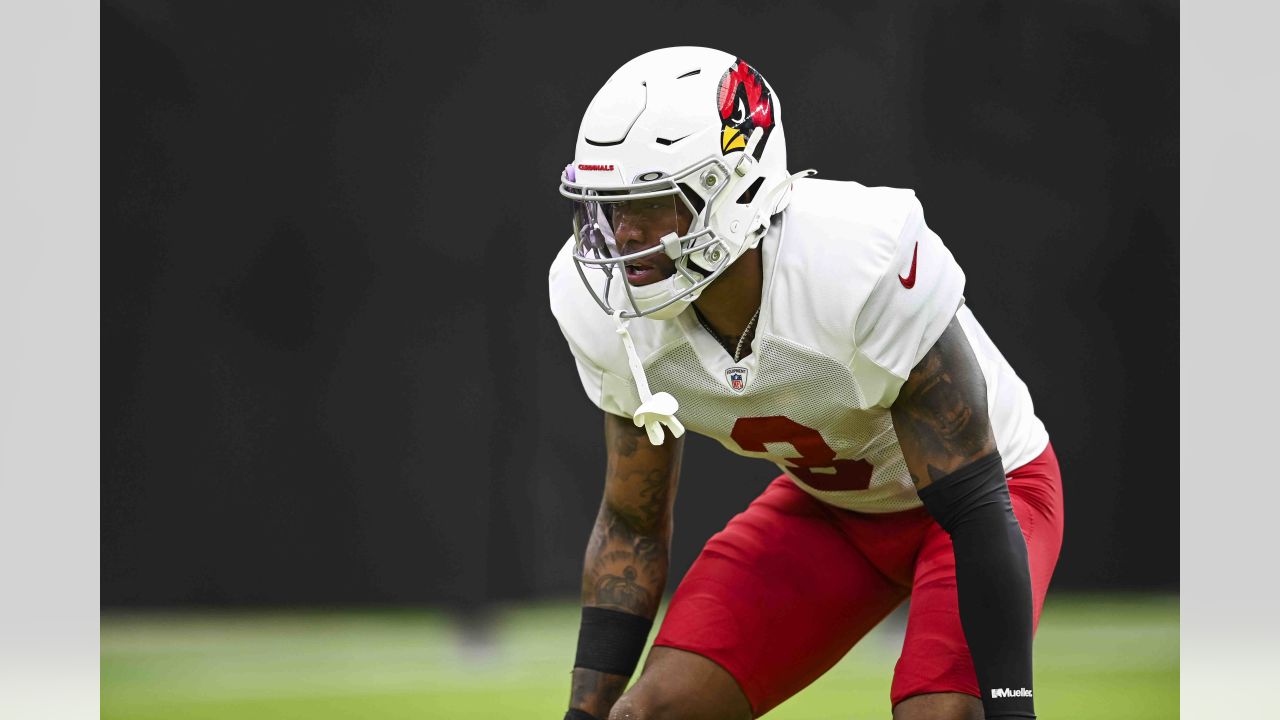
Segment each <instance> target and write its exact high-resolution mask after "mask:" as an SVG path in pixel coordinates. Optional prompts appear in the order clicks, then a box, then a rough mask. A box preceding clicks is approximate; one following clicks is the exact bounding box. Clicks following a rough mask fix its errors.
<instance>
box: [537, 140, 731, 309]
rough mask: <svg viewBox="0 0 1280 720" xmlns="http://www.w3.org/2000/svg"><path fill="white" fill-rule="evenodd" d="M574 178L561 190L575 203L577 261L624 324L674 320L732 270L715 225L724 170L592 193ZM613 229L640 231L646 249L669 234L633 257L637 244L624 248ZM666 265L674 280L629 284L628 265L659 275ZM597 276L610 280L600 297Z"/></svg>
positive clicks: (704, 165) (710, 165)
mask: <svg viewBox="0 0 1280 720" xmlns="http://www.w3.org/2000/svg"><path fill="white" fill-rule="evenodd" d="M653 174H656V173H653ZM574 175H575V173H574V169H573V167H572V166H570V167H569V168H567V169H566V171H565V175H564V177H562V178H561V186H560V194H561V195H563V196H565V197H567V198H569V199H570V200H571V201H573V235H574V247H573V259H574V262H575V265H576V266H577V268H578V273H579V274H580V275H581V276H582V279H583V282H584V284H585V285H586V286H587V288H588V289H589V290H590V291H591V294H592V296H593V297H594V298H595V301H596V303H597V304H599V305H600V307H601V309H603V310H604V311H605V312H606V313H608V314H610V315H613V314H615V312H616V311H617V310H619V309H621V311H622V317H623V318H635V317H645V316H647V317H650V318H653V319H669V318H671V317H675V316H676V315H678V314H680V312H682V311H683V310H684V309H685V308H686V307H688V305H689V303H691V302H693V301H694V300H696V299H697V297H698V295H699V294H700V293H701V292H702V289H703V288H704V287H706V286H707V285H708V284H710V283H711V281H712V280H714V279H715V278H716V277H718V276H719V275H720V274H721V273H722V272H723V271H724V270H725V268H727V267H728V265H729V262H730V261H731V257H730V255H731V253H729V252H728V248H727V246H726V245H725V243H724V242H723V239H722V238H720V237H718V235H717V233H716V232H715V231H714V230H713V229H712V228H711V227H710V223H709V215H710V213H711V208H712V207H713V206H714V201H715V199H716V198H717V197H718V195H719V194H720V193H721V192H722V191H724V190H725V189H726V187H725V183H724V182H723V179H724V178H725V177H726V175H728V173H727V172H726V169H725V168H724V165H723V163H720V162H718V161H716V160H715V159H714V158H708V159H707V160H705V161H703V162H701V163H698V164H697V165H695V166H693V167H690V168H687V169H686V170H683V171H680V172H677V173H675V174H673V175H670V176H666V177H659V178H657V179H653V180H645V181H641V182H637V183H633V184H630V185H618V186H603V187H601V186H597V187H591V188H587V187H583V186H582V185H579V184H577V183H576V182H575V179H574ZM695 183H697V184H699V185H700V186H701V187H705V188H706V195H705V196H704V195H702V194H699V193H697V192H695V191H693V189H692V188H693V187H694V186H695ZM681 211H683V213H682V212H681ZM682 215H683V217H682ZM615 224H616V226H617V229H618V230H622V229H623V228H624V226H626V225H632V226H638V227H640V228H642V229H643V236H644V237H642V238H641V239H640V242H639V243H638V244H642V245H647V244H649V243H653V241H654V238H653V237H652V236H653V235H654V234H657V233H658V232H661V231H662V230H669V231H668V232H667V233H666V234H664V235H662V237H660V238H657V242H656V244H652V245H650V246H649V247H645V248H643V249H640V250H632V249H631V248H629V247H628V246H630V245H634V244H637V243H636V241H635V239H634V238H628V240H627V241H624V243H623V244H622V245H621V246H620V245H619V242H618V240H617V237H616V233H615ZM627 233H628V235H631V234H632V233H634V230H631V229H629V230H627ZM626 250H630V252H624V251H626ZM663 258H666V259H669V260H670V262H671V265H673V266H674V271H673V272H671V274H670V275H669V276H668V277H666V278H664V279H660V280H656V281H652V280H651V281H648V282H645V283H643V284H635V283H633V282H632V281H631V280H630V279H629V276H630V275H631V273H629V272H628V269H629V268H628V266H629V265H631V266H633V267H632V268H631V269H632V270H635V269H637V268H636V267H635V265H636V264H637V263H638V264H639V265H640V266H642V268H643V267H647V268H653V269H654V270H657V269H658V268H662V267H664V266H666V267H670V266H668V265H667V263H666V262H665V261H664V260H663ZM594 272H602V273H603V274H604V276H605V284H604V287H603V288H602V289H598V287H599V286H598V284H597V283H594V282H592V281H591V280H590V277H595V278H598V277H599V276H594V275H589V274H590V273H594ZM615 282H618V283H620V285H621V287H622V293H623V298H622V305H623V306H622V307H621V308H615V307H614V305H613V301H611V298H615V297H616V291H614V289H613V287H614V283H615Z"/></svg>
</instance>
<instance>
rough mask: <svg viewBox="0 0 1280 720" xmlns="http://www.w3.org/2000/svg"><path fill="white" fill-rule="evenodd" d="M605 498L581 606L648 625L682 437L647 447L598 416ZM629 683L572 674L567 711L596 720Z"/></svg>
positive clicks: (635, 434) (627, 426) (663, 571)
mask: <svg viewBox="0 0 1280 720" xmlns="http://www.w3.org/2000/svg"><path fill="white" fill-rule="evenodd" d="M604 418H605V420H604V436H605V444H606V449H607V452H608V464H607V466H606V469H605V485H604V499H603V500H602V501H601V503H600V512H599V514H598V515H597V516H596V524H595V528H594V529H593V530H592V531H591V539H590V541H589V542H588V543H587V556H586V561H585V563H584V567H583V573H582V604H583V605H584V606H588V607H601V608H608V609H610V610H618V611H621V612H625V613H631V614H633V615H640V616H642V617H645V618H649V619H652V618H653V617H654V615H656V614H657V612H658V603H659V602H660V601H661V599H662V591H663V589H664V588H665V587H666V584H667V559H668V555H669V551H670V546H671V509H672V505H673V504H674V502H675V497H676V485H677V483H678V482H679V478H680V456H681V453H682V451H683V449H684V438H673V437H671V434H670V433H669V432H668V433H667V436H666V442H664V443H663V444H662V445H658V446H654V445H652V444H651V443H650V442H649V438H648V436H647V435H645V431H644V428H637V427H635V426H634V425H633V424H632V422H631V421H630V420H628V419H626V418H622V417H618V416H616V415H611V414H609V413H605V415H604ZM629 679H630V678H628V677H625V676H622V675H612V674H609V673H603V672H599V671H596V670H588V669H586V668H574V669H573V691H572V696H571V698H570V701H569V704H570V707H573V708H578V709H581V710H585V711H587V712H589V713H591V714H592V715H594V716H596V717H599V718H603V717H607V716H608V715H609V710H610V708H612V707H613V704H614V703H615V702H616V701H617V699H618V697H619V696H621V695H622V691H623V690H625V689H626V687H627V681H628V680H629Z"/></svg>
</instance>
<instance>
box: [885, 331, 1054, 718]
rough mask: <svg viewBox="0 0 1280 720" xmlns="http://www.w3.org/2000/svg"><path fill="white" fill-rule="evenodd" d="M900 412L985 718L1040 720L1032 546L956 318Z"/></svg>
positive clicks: (910, 382) (901, 431) (908, 388)
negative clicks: (947, 566) (940, 537)
mask: <svg viewBox="0 0 1280 720" xmlns="http://www.w3.org/2000/svg"><path fill="white" fill-rule="evenodd" d="M890 412H891V414H892V415H893V427H894V430H895V431H896V432H897V434H898V443H899V444H900V445H901V446H902V455H903V457H904V458H906V461H907V469H908V470H909V471H910V472H911V479H912V481H913V482H914V483H915V485H916V493H917V494H919V496H920V500H921V501H922V502H923V503H924V506H925V509H926V510H928V511H929V514H930V515H932V516H933V518H934V519H935V520H937V522H938V525H940V526H941V527H942V528H943V529H944V530H945V531H946V532H947V534H948V535H950V536H951V544H952V549H953V552H954V555H955V561H956V570H955V573H956V599H957V601H958V604H959V610H960V625H961V627H962V628H963V629H964V634H965V640H966V641H967V642H968V645H969V654H970V656H971V657H972V658H973V667H974V670H975V671H976V674H977V679H978V687H979V697H980V699H981V702H982V707H983V714H984V716H985V717H987V718H1020V719H1031V718H1035V716H1036V715H1035V703H1034V700H1033V697H1032V692H1033V691H1032V667H1031V656H1032V652H1031V637H1032V632H1033V630H1032V628H1033V621H1032V611H1033V607H1032V595H1031V573H1030V569H1029V567H1028V564H1027V545H1026V541H1025V540H1024V538H1023V536H1022V530H1021V528H1020V527H1019V525H1018V518H1017V516H1015V515H1014V513H1013V505H1012V502H1011V499H1010V496H1009V487H1008V483H1007V481H1006V480H1005V475H1004V464H1003V461H1002V460H1001V458H1000V453H999V452H997V450H996V442H995V437H994V435H993V434H992V432H991V423H990V420H989V419H988V417H987V389H986V381H985V379H984V378H983V375H982V370H981V368H979V366H978V360H977V358H976V357H975V356H974V354H973V349H972V348H971V347H970V346H969V342H968V340H967V339H966V338H965V335H964V331H963V329H961V327H960V324H959V323H958V322H957V321H956V320H955V319H954V318H953V319H952V320H951V324H950V325H949V326H947V329H946V331H945V332H943V333H942V337H940V338H938V341H937V343H935V344H934V346H933V348H931V349H930V350H929V352H928V353H927V354H926V355H925V356H924V358H923V359H922V360H921V361H920V363H919V364H918V365H916V367H915V368H914V369H913V370H912V371H911V375H910V376H909V377H908V378H907V382H906V383H905V384H904V385H903V386H902V390H901V391H900V392H899V394H898V398H897V400H896V401H895V402H894V404H893V407H892V408H891V410H890ZM1000 689H1004V690H1005V691H1006V693H1004V694H1002V693H1000V692H999V690H1000ZM1011 689H1013V690H1016V691H1017V692H1016V694H1008V691H1010V690H1011Z"/></svg>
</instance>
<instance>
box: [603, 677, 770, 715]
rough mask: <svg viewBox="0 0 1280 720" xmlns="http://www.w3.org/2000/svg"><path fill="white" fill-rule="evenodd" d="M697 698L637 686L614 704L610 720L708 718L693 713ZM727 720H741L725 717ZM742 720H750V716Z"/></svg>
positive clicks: (697, 712) (699, 713) (699, 712)
mask: <svg viewBox="0 0 1280 720" xmlns="http://www.w3.org/2000/svg"><path fill="white" fill-rule="evenodd" d="M697 700H698V699H697V698H692V697H684V696H683V693H681V692H670V691H667V690H663V689H659V688H653V687H644V686H642V685H640V684H637V685H635V686H634V687H632V688H631V689H630V690H628V691H627V692H626V693H624V694H623V696H622V697H621V698H619V699H618V702H616V703H614V705H613V709H612V710H611V711H609V720H685V719H687V718H692V717H694V716H695V715H696V716H697V717H699V718H701V717H706V715H705V713H703V712H701V711H695V712H692V714H691V710H693V709H695V708H696V707H697V706H698V705H699V704H700V703H698V702H696V701H697ZM725 720H739V718H736V717H732V716H727V715H726V716H725ZM741 720H750V715H748V716H747V717H746V718H742V719H741Z"/></svg>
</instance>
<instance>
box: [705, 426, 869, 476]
mask: <svg viewBox="0 0 1280 720" xmlns="http://www.w3.org/2000/svg"><path fill="white" fill-rule="evenodd" d="M729 437H731V438H733V441H734V442H736V443H738V447H740V448H742V449H743V450H745V451H747V452H769V450H768V448H766V447H765V445H766V444H767V443H790V444H791V446H792V447H794V448H795V449H796V452H798V453H800V457H798V458H786V461H787V465H788V466H789V467H788V469H789V470H790V471H791V473H792V474H793V475H795V476H796V477H798V478H800V479H801V480H803V481H804V482H805V484H807V485H808V486H809V487H811V488H813V489H814V490H828V491H832V490H866V489H867V486H869V485H870V484H871V471H872V470H873V469H874V468H873V467H872V465H871V463H869V462H867V461H866V460H837V459H836V451H835V450H832V449H831V446H830V445H828V444H827V441H826V440H823V439H822V435H821V434H820V433H819V432H818V431H817V430H814V429H813V428H811V427H805V426H804V425H801V424H800V423H798V422H796V421H795V420H792V419H791V418H788V417H783V416H781V415H773V416H771V417H753V418H739V419H738V421H737V422H735V423H734V424H733V432H731V433H729Z"/></svg>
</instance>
